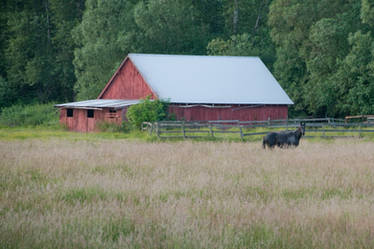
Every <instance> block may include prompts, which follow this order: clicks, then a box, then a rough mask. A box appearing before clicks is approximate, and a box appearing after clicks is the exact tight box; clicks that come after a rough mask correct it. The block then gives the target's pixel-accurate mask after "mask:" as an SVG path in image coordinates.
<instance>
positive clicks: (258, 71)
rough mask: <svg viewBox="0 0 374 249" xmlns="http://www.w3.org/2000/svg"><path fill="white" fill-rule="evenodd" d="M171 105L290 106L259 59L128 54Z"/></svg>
mask: <svg viewBox="0 0 374 249" xmlns="http://www.w3.org/2000/svg"><path fill="white" fill-rule="evenodd" d="M128 57H129V58H130V59H131V61H132V62H133V63H134V64H135V66H136V68H137V69H138V70H139V72H140V73H141V75H142V76H143V78H144V80H145V81H146V82H147V83H148V85H149V86H150V87H151V88H152V90H153V91H154V92H155V93H156V94H157V95H158V97H159V98H160V99H164V100H169V101H170V102H171V103H212V104H287V105H291V104H293V102H292V100H291V99H290V98H289V97H288V96H287V94H286V93H285V92H284V90H283V89H282V87H281V86H280V85H279V83H278V82H277V80H276V79H275V78H274V77H273V75H272V74H271V72H270V71H269V70H268V69H267V67H266V66H265V64H264V63H263V62H262V61H261V59H260V58H259V57H241V56H193V55H155V54H129V55H128Z"/></svg>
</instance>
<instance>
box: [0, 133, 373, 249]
mask: <svg viewBox="0 0 374 249" xmlns="http://www.w3.org/2000/svg"><path fill="white" fill-rule="evenodd" d="M62 134H65V133H62ZM66 134H67V133H66ZM3 137H5V135H4V136H3ZM0 158H1V159H0V248H25V249H26V248H27V249H29V248H31V249H32V248H374V212H373V210H374V181H373V179H374V143H373V142H372V141H367V140H363V139H357V138H356V139H336V140H322V141H320V140H317V141H314V140H312V141H310V140H302V141H301V144H300V146H299V147H298V148H294V149H287V150H286V149H284V150H281V149H274V150H272V151H270V150H263V149H262V147H261V142H260V141H257V142H228V141H226V142H225V141H223V142H222V141H221V142H209V141H199V142H195V141H188V140H187V141H174V142H170V141H166V142H161V141H145V140H136V139H133V140H131V139H105V138H97V139H85V137H84V136H81V135H80V136H79V137H78V138H74V139H71V138H69V137H68V136H66V137H65V136H64V135H61V137H59V136H58V137H49V138H44V137H43V138H40V137H37V136H36V137H31V138H30V137H27V138H23V137H17V136H16V137H11V139H1V138H0Z"/></svg>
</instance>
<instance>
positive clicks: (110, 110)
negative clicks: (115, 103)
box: [109, 109, 117, 113]
mask: <svg viewBox="0 0 374 249" xmlns="http://www.w3.org/2000/svg"><path fill="white" fill-rule="evenodd" d="M109 112H110V113H116V112H117V111H116V110H115V109H109Z"/></svg>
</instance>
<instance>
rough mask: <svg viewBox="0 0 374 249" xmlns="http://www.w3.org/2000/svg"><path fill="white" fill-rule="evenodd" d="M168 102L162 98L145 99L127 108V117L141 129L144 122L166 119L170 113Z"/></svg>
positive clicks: (134, 125) (133, 124)
mask: <svg viewBox="0 0 374 249" xmlns="http://www.w3.org/2000/svg"><path fill="white" fill-rule="evenodd" d="M168 106H169V105H168V103H167V102H165V101H161V100H150V99H149V98H146V99H144V100H143V101H142V102H141V103H139V104H137V105H132V106H130V107H129V109H128V110H127V114H126V116H127V119H128V120H129V122H130V123H131V124H132V126H133V127H135V128H137V129H140V127H141V125H142V123H143V122H156V121H161V120H165V119H166V118H167V115H168Z"/></svg>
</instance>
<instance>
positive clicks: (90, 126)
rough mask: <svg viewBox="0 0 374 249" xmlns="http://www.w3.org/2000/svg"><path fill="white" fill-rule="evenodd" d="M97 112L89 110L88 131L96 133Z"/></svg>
mask: <svg viewBox="0 0 374 249" xmlns="http://www.w3.org/2000/svg"><path fill="white" fill-rule="evenodd" d="M95 114H96V113H95V110H87V115H86V117H87V131H94V129H95Z"/></svg>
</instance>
